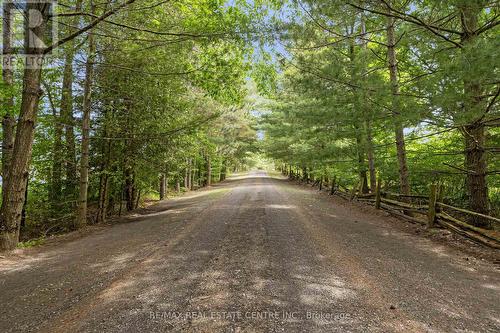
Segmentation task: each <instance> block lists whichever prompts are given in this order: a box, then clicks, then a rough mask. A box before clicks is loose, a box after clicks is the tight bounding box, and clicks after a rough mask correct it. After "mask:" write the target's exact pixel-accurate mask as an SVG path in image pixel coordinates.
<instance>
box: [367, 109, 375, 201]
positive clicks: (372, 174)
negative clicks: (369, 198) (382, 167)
mask: <svg viewBox="0 0 500 333" xmlns="http://www.w3.org/2000/svg"><path fill="white" fill-rule="evenodd" d="M366 155H367V157H368V170H369V171H370V190H371V192H375V189H376V188H377V172H376V170H375V156H374V153H373V137H372V128H371V122H370V121H369V120H368V119H367V120H366Z"/></svg>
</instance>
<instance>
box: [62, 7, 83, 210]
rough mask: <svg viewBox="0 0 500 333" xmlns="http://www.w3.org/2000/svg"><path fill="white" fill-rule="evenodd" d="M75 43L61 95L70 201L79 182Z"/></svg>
mask: <svg viewBox="0 0 500 333" xmlns="http://www.w3.org/2000/svg"><path fill="white" fill-rule="evenodd" d="M81 9H82V0H77V1H76V2H75V12H80V11H81ZM78 19H79V16H74V17H73V18H72V19H71V23H70V27H69V33H72V32H74V30H75V28H74V27H76V26H77V25H78ZM75 52H76V50H75V41H74V40H71V41H69V42H68V43H67V44H66V50H65V59H64V69H63V82H62V89H61V90H62V91H61V92H62V94H61V107H60V110H61V111H60V115H61V120H62V123H63V124H64V145H65V149H64V162H65V166H66V168H65V178H66V179H65V186H64V193H65V195H66V197H67V198H69V199H72V200H74V199H76V198H75V196H76V188H77V184H78V180H77V160H76V140H75V130H74V128H75V118H74V116H73V60H74V58H75Z"/></svg>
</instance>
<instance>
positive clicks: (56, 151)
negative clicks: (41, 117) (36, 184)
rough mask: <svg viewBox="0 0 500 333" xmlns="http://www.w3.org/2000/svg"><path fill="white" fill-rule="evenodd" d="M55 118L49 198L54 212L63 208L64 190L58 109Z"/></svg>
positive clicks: (61, 131)
mask: <svg viewBox="0 0 500 333" xmlns="http://www.w3.org/2000/svg"><path fill="white" fill-rule="evenodd" d="M52 115H53V118H54V143H53V146H52V174H51V185H50V193H49V198H50V202H51V205H52V209H53V210H54V212H56V211H59V210H60V208H61V199H62V188H63V179H62V177H63V172H62V166H63V163H64V158H63V142H62V135H63V126H62V124H61V117H60V114H57V112H56V109H55V108H54V109H53V112H52Z"/></svg>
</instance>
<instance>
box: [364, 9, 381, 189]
mask: <svg viewBox="0 0 500 333" xmlns="http://www.w3.org/2000/svg"><path fill="white" fill-rule="evenodd" d="M361 34H362V36H363V38H362V41H361V46H362V48H363V52H364V53H363V60H364V59H365V58H364V56H365V55H366V53H367V51H368V41H367V39H366V24H365V15H364V13H361ZM363 64H364V68H363V70H367V68H368V66H367V62H365V61H363ZM366 94H367V92H366V91H365V90H364V89H363V90H362V92H361V101H360V104H362V108H363V118H364V119H365V132H366V157H367V158H368V170H369V172H370V190H371V191H372V192H374V191H375V188H376V187H377V175H376V171H375V156H374V152H373V135H372V123H371V112H370V106H369V105H368V98H367V96H366Z"/></svg>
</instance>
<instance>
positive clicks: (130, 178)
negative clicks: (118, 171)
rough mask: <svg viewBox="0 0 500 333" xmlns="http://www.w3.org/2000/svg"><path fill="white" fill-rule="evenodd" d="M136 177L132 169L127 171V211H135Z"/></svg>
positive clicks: (128, 168) (127, 168)
mask: <svg viewBox="0 0 500 333" xmlns="http://www.w3.org/2000/svg"><path fill="white" fill-rule="evenodd" d="M134 186H135V185H134V175H133V172H132V169H131V168H130V167H126V169H125V200H126V202H127V210H128V211H131V210H133V209H134V197H135V189H134Z"/></svg>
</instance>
